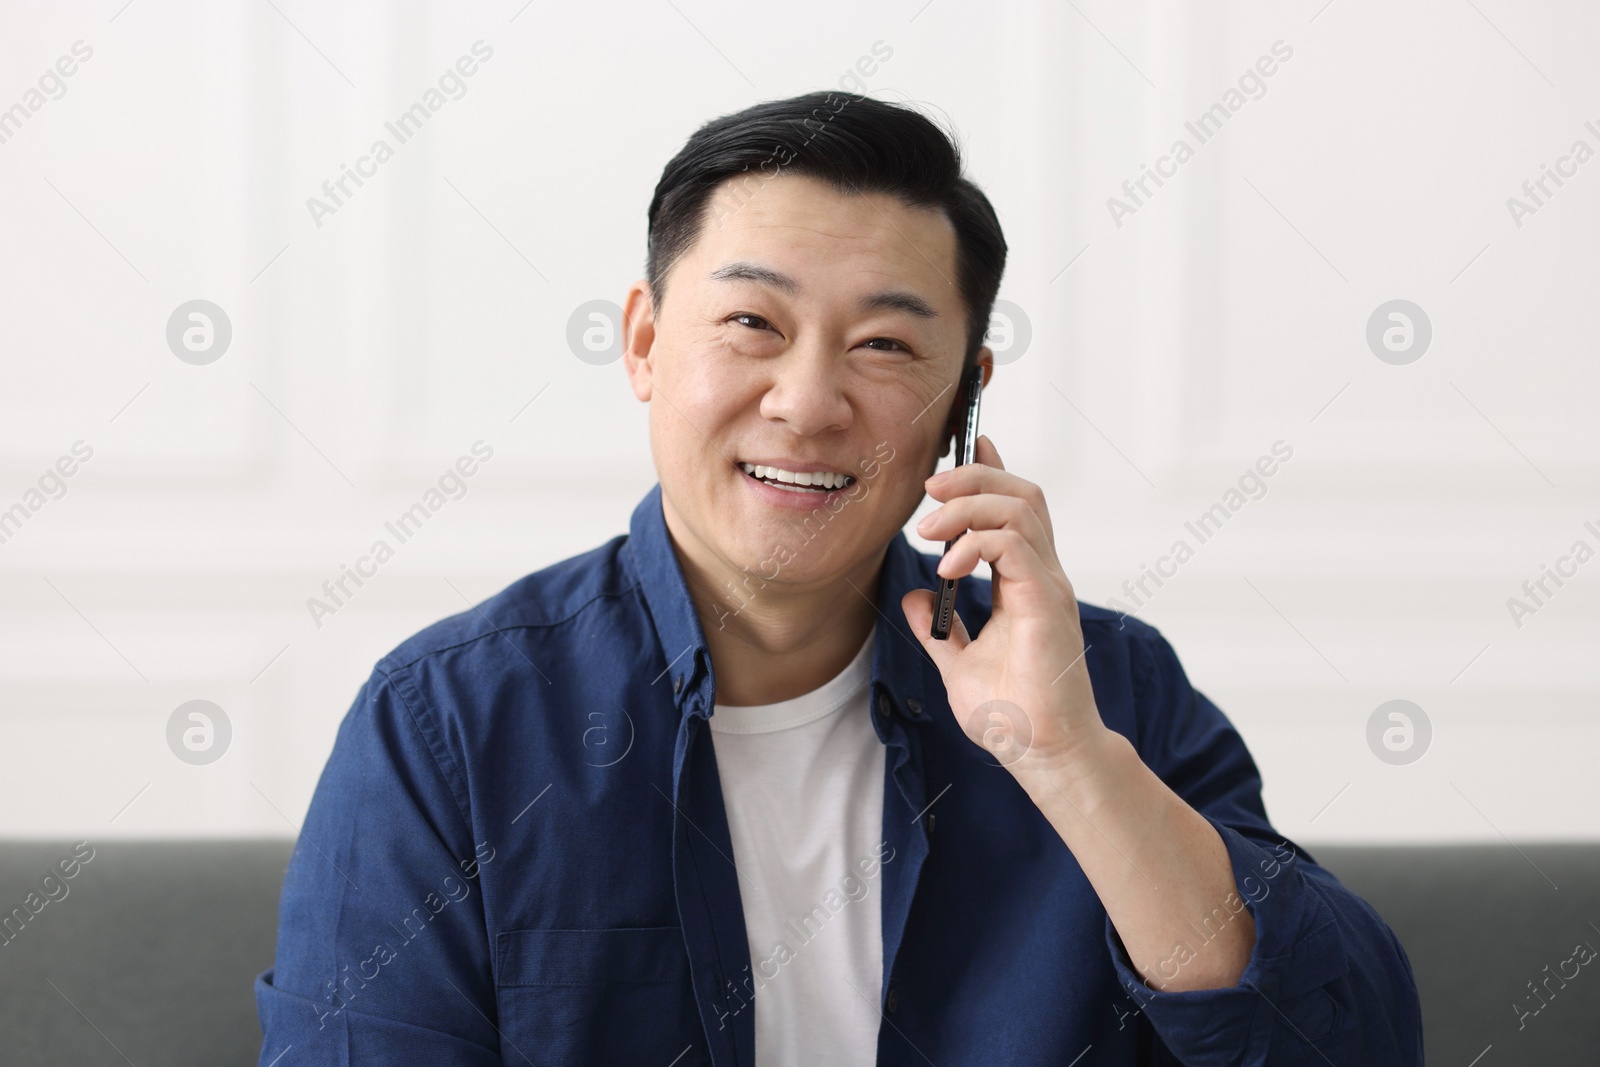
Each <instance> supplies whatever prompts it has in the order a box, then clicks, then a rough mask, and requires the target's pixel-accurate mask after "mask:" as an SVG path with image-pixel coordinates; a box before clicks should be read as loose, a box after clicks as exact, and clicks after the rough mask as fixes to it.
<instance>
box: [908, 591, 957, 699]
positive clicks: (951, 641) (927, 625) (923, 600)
mask: <svg viewBox="0 0 1600 1067" xmlns="http://www.w3.org/2000/svg"><path fill="white" fill-rule="evenodd" d="M935 600H936V596H935V594H934V591H933V590H932V589H913V590H911V591H910V592H908V593H907V594H906V595H905V596H904V597H902V598H901V600H900V610H901V611H903V612H905V616H906V623H907V624H908V625H909V626H910V627H911V633H912V635H913V636H914V637H916V639H917V640H918V641H920V642H921V643H922V648H923V650H924V651H926V652H927V653H928V656H929V658H931V659H932V660H933V664H934V666H936V667H938V668H939V673H940V674H941V675H943V676H944V677H946V678H948V677H949V668H950V667H951V666H952V665H953V664H954V662H955V658H956V657H957V656H958V655H960V654H961V650H962V649H964V648H966V647H967V645H969V644H971V642H972V638H971V637H970V636H969V635H968V634H967V626H966V623H964V622H962V621H961V615H960V613H959V612H952V613H951V621H950V636H949V638H947V639H946V640H943V641H940V640H939V639H938V638H936V637H934V636H933V633H932V630H933V606H934V603H935Z"/></svg>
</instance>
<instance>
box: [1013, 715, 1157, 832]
mask: <svg viewBox="0 0 1600 1067" xmlns="http://www.w3.org/2000/svg"><path fill="white" fill-rule="evenodd" d="M1007 769H1008V770H1009V771H1011V774H1012V776H1013V777H1015V778H1016V779H1017V782H1018V784H1020V785H1021V786H1022V789H1023V791H1024V792H1025V793H1027V794H1028V796H1029V797H1030V798H1031V799H1032V800H1033V802H1034V804H1035V805H1037V806H1040V807H1044V806H1045V805H1053V804H1058V803H1060V800H1061V798H1063V797H1065V798H1066V800H1068V801H1069V802H1070V803H1071V804H1072V806H1073V807H1074V808H1076V809H1077V810H1078V811H1079V812H1081V813H1082V814H1084V815H1090V814H1091V813H1092V812H1093V811H1095V810H1097V809H1099V808H1101V807H1103V806H1104V805H1105V804H1106V803H1107V802H1108V801H1114V800H1115V798H1116V797H1118V796H1125V795H1126V794H1127V785H1128V783H1129V780H1130V777H1131V776H1132V775H1134V774H1136V773H1138V772H1139V771H1140V770H1141V769H1145V768H1144V765H1143V763H1142V762H1141V761H1140V759H1139V754H1138V752H1136V751H1135V750H1134V747H1133V744H1132V743H1131V742H1130V741H1129V740H1128V739H1127V738H1126V737H1124V736H1122V735H1121V734H1119V733H1117V732H1116V731H1115V730H1112V729H1110V728H1109V727H1106V726H1103V725H1102V726H1099V727H1096V728H1095V729H1094V730H1093V731H1092V732H1090V733H1088V734H1086V735H1084V736H1083V737H1082V738H1080V739H1079V740H1078V741H1077V742H1076V743H1074V744H1073V745H1072V746H1071V748H1070V749H1068V750H1067V751H1065V752H1059V753H1042V752H1029V753H1027V754H1026V755H1024V756H1023V757H1022V758H1021V759H1019V760H1017V761H1016V762H1015V763H1013V764H1010V765H1008V767H1007ZM1146 772H1147V773H1148V771H1146Z"/></svg>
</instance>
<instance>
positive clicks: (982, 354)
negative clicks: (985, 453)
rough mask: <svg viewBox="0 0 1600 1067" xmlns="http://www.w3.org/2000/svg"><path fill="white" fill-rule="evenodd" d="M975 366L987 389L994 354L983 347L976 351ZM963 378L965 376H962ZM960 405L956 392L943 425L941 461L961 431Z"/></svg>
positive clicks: (992, 372) (991, 372) (992, 370)
mask: <svg viewBox="0 0 1600 1067" xmlns="http://www.w3.org/2000/svg"><path fill="white" fill-rule="evenodd" d="M976 365H977V366H979V367H982V368H983V388H985V389H987V388H989V381H990V379H992V378H993V377H994V352H992V351H991V350H990V349H989V346H988V345H984V346H983V347H982V348H980V349H978V358H977V360H976ZM963 377H965V375H963ZM964 410H965V409H964V408H963V407H962V404H961V393H960V391H959V390H957V392H956V398H955V401H954V402H953V403H952V404H951V405H950V417H949V418H948V419H947V420H946V421H945V424H944V447H943V448H941V449H940V450H939V458H940V459H943V458H944V457H945V456H948V455H949V454H950V451H951V449H953V448H954V447H955V443H956V435H957V434H958V433H960V431H961V418H962V415H963V413H964Z"/></svg>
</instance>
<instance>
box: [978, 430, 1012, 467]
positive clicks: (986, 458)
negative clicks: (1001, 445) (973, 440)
mask: <svg viewBox="0 0 1600 1067" xmlns="http://www.w3.org/2000/svg"><path fill="white" fill-rule="evenodd" d="M974 454H975V456H976V458H977V460H978V462H979V463H982V464H983V465H984V466H986V467H994V468H996V469H997V470H1005V469H1006V465H1005V464H1004V463H1003V462H1001V460H1000V450H999V449H997V448H995V447H994V441H993V440H991V439H990V437H989V435H988V434H983V433H980V434H979V435H978V447H977V448H976V449H975V450H974Z"/></svg>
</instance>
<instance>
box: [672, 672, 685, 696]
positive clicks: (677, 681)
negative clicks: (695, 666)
mask: <svg viewBox="0 0 1600 1067" xmlns="http://www.w3.org/2000/svg"><path fill="white" fill-rule="evenodd" d="M672 691H673V692H674V693H681V692H683V675H681V674H680V675H678V676H676V677H675V678H673V679H672Z"/></svg>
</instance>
